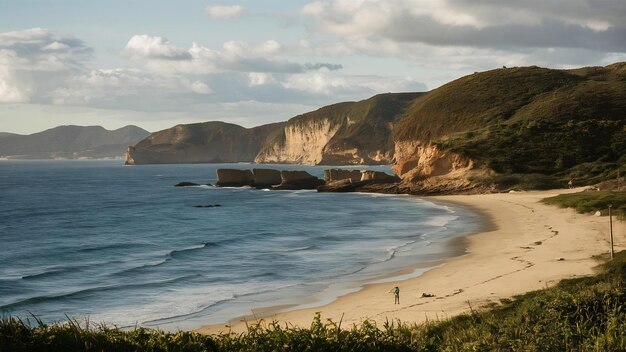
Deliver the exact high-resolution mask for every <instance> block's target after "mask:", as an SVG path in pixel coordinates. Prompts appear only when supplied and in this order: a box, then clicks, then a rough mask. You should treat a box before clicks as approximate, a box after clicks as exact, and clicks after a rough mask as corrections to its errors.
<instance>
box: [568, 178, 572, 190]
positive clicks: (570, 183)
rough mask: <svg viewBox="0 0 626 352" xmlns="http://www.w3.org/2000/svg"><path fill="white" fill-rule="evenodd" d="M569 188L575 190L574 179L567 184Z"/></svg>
mask: <svg viewBox="0 0 626 352" xmlns="http://www.w3.org/2000/svg"><path fill="white" fill-rule="evenodd" d="M567 187H569V188H570V189H572V188H574V179H571V180H569V182H568V183H567Z"/></svg>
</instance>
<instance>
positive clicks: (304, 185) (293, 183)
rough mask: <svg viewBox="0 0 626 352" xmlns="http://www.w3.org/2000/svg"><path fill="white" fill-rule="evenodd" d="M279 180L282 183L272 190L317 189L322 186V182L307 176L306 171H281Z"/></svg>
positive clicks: (309, 175)
mask: <svg viewBox="0 0 626 352" xmlns="http://www.w3.org/2000/svg"><path fill="white" fill-rule="evenodd" d="M280 178H281V180H282V182H281V183H280V185H278V186H276V187H274V189H289V190H297V189H317V187H319V186H322V185H324V183H325V182H324V180H320V179H319V178H317V177H315V176H313V175H311V174H309V173H308V172H306V171H285V170H283V171H281V172H280Z"/></svg>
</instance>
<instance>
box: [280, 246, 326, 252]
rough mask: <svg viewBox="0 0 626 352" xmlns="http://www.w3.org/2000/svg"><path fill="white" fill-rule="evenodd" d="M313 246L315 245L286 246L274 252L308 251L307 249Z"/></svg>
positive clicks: (313, 247)
mask: <svg viewBox="0 0 626 352" xmlns="http://www.w3.org/2000/svg"><path fill="white" fill-rule="evenodd" d="M315 248H316V247H315V246H314V245H311V246H303V247H295V248H287V249H283V250H279V251H276V252H280V253H291V252H301V251H308V250H309V249H315Z"/></svg>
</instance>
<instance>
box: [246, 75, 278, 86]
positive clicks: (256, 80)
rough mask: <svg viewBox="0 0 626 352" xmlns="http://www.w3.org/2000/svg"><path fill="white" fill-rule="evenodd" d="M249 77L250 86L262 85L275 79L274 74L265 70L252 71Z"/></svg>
mask: <svg viewBox="0 0 626 352" xmlns="http://www.w3.org/2000/svg"><path fill="white" fill-rule="evenodd" d="M248 78H250V86H262V85H264V84H267V83H269V82H273V81H274V78H273V77H272V75H271V74H269V73H265V72H250V73H248Z"/></svg>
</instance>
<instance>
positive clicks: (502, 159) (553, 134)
mask: <svg viewBox="0 0 626 352" xmlns="http://www.w3.org/2000/svg"><path fill="white" fill-rule="evenodd" d="M625 124H626V63H619V64H614V65H611V66H607V67H596V68H583V69H577V70H550V69H544V68H538V67H520V68H509V69H497V70H492V71H487V72H482V73H475V74H473V75H469V76H466V77H463V78H460V79H458V80H456V81H453V82H450V83H448V84H446V85H444V86H442V87H440V88H438V89H435V90H433V91H431V92H429V93H428V94H426V95H425V96H424V97H422V98H420V99H417V100H416V101H415V102H414V103H413V105H412V106H411V108H410V109H409V110H408V111H407V113H406V117H405V118H404V119H403V120H402V121H401V122H400V123H399V124H398V126H397V128H396V129H395V138H396V140H399V141H403V140H412V139H417V140H421V141H426V142H431V143H434V144H436V145H438V146H439V147H440V148H442V149H447V150H452V151H454V152H457V153H460V154H462V155H465V156H467V157H470V158H472V159H474V160H476V161H478V162H480V163H484V164H485V165H487V166H488V167H489V168H491V169H492V170H494V171H496V172H498V173H500V174H504V175H528V174H533V175H534V176H533V177H535V179H537V180H538V182H537V183H536V184H534V185H529V186H532V187H542V186H543V187H558V186H562V185H563V182H567V180H568V179H570V178H575V179H576V180H578V182H580V183H590V182H597V181H600V180H601V179H602V178H605V177H608V176H609V175H610V174H611V172H612V171H613V170H615V169H616V168H617V167H618V166H619V165H623V164H625V163H626V158H625V157H624V155H625V154H626V129H625V128H626V127H625V126H626V125H625ZM544 176H549V177H548V178H546V177H544ZM531 178H532V177H531ZM526 179H529V178H528V177H526ZM494 180H495V181H496V182H500V181H504V180H503V179H502V178H497V177H496V178H495V179H493V180H486V181H494ZM500 183H502V182H500ZM504 183H508V186H511V185H514V184H516V183H517V182H516V179H515V178H510V177H509V178H507V179H506V182H504Z"/></svg>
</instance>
